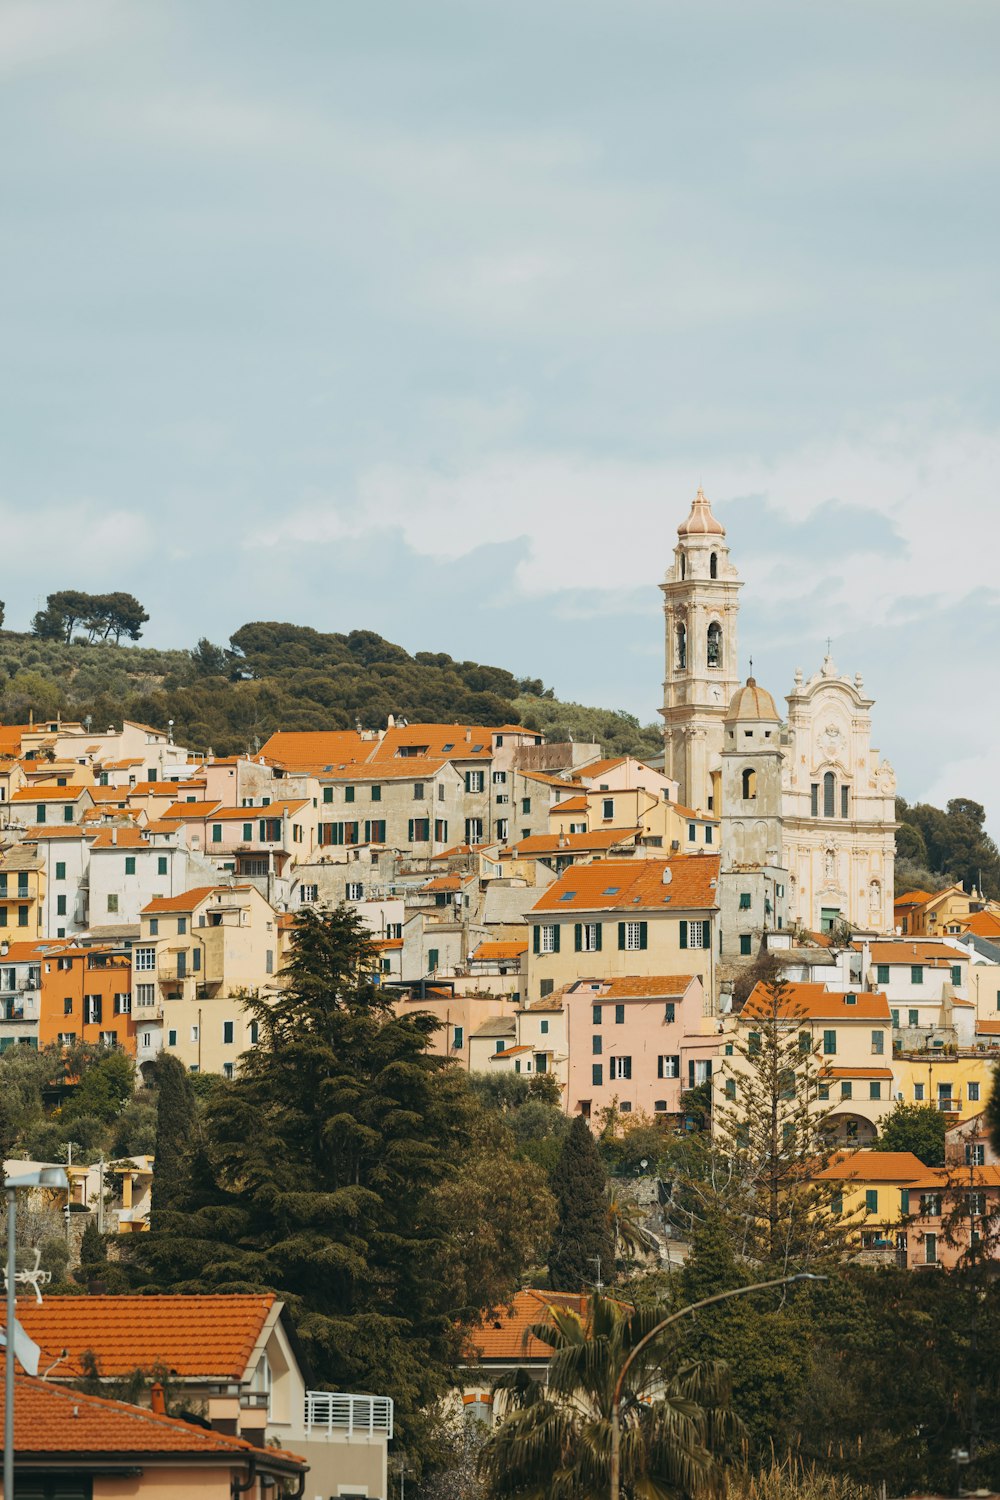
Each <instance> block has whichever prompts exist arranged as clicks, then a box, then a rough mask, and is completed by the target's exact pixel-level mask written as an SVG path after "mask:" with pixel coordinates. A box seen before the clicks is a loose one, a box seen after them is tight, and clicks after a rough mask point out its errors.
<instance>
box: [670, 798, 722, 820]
mask: <svg viewBox="0 0 1000 1500" xmlns="http://www.w3.org/2000/svg"><path fill="white" fill-rule="evenodd" d="M667 806H668V807H672V808H673V810H674V812H675V813H680V815H681V817H682V818H693V819H694V820H695V821H696V822H698V823H717V822H718V821H719V820H718V818H717V817H715V816H714V815H713V814H712V813H706V812H700V811H699V810H698V809H697V808H694V807H685V806H684V804H683V802H669V803H668V804H667Z"/></svg>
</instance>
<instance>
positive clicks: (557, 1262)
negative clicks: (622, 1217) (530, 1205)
mask: <svg viewBox="0 0 1000 1500" xmlns="http://www.w3.org/2000/svg"><path fill="white" fill-rule="evenodd" d="M553 1189H554V1191H555V1195H556V1211H557V1213H558V1215H559V1217H558V1222H557V1225H556V1232H555V1235H554V1237H553V1240H552V1246H551V1248H550V1250H549V1285H550V1286H551V1287H552V1289H553V1290H554V1291H560V1292H580V1291H583V1290H585V1289H586V1288H587V1287H589V1286H591V1285H592V1284H593V1283H594V1282H595V1281H597V1279H598V1272H600V1278H601V1279H602V1280H603V1279H605V1278H607V1279H610V1278H611V1276H612V1275H613V1274H614V1263H615V1250H614V1243H613V1241H612V1238H611V1229H610V1225H609V1223H608V1204H607V1198H606V1196H605V1175H604V1168H603V1166H602V1165H601V1159H600V1156H599V1155H598V1153H597V1146H596V1144H595V1142H594V1137H593V1136H592V1135H591V1133H590V1127H589V1126H588V1124H587V1122H586V1120H585V1119H584V1118H583V1116H582V1115H577V1116H576V1118H575V1119H574V1121H573V1124H572V1126H571V1128H570V1131H569V1134H568V1135H567V1137H566V1140H565V1142H564V1143H563V1148H562V1151H561V1152H560V1155H559V1164H558V1166H557V1167H556V1170H555V1173H554V1176H553Z"/></svg>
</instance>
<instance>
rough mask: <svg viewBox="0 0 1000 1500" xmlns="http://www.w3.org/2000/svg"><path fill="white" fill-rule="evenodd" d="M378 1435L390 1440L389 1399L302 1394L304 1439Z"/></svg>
mask: <svg viewBox="0 0 1000 1500" xmlns="http://www.w3.org/2000/svg"><path fill="white" fill-rule="evenodd" d="M317 1430H319V1431H326V1432H334V1431H337V1432H346V1433H347V1434H348V1436H353V1435H354V1433H356V1432H357V1433H367V1434H369V1435H372V1434H374V1433H382V1434H384V1435H385V1436H386V1437H387V1438H391V1437H392V1397H391V1396H352V1395H348V1394H347V1393H346V1392H344V1391H306V1435H307V1436H308V1435H309V1434H310V1433H311V1432H315V1431H317Z"/></svg>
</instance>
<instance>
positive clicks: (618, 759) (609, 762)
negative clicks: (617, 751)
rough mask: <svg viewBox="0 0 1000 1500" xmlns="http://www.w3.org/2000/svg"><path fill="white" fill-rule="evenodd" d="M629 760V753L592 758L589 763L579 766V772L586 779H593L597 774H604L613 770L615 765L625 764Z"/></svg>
mask: <svg viewBox="0 0 1000 1500" xmlns="http://www.w3.org/2000/svg"><path fill="white" fill-rule="evenodd" d="M627 760H628V756H627V755H612V756H610V757H608V759H606V760H592V761H591V762H590V764H589V765H586V766H579V767H578V768H577V774H578V775H580V776H582V777H583V779H584V781H593V780H594V778H595V776H604V775H606V774H607V772H608V771H613V770H614V768H615V766H623V765H624V764H625V762H626V761H627Z"/></svg>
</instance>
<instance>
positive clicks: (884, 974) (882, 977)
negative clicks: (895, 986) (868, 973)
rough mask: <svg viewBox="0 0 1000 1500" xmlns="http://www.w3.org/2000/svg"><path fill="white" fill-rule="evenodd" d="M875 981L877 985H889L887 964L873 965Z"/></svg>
mask: <svg viewBox="0 0 1000 1500" xmlns="http://www.w3.org/2000/svg"><path fill="white" fill-rule="evenodd" d="M875 979H876V981H877V983H878V984H888V983H889V965H888V964H876V965H875Z"/></svg>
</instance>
